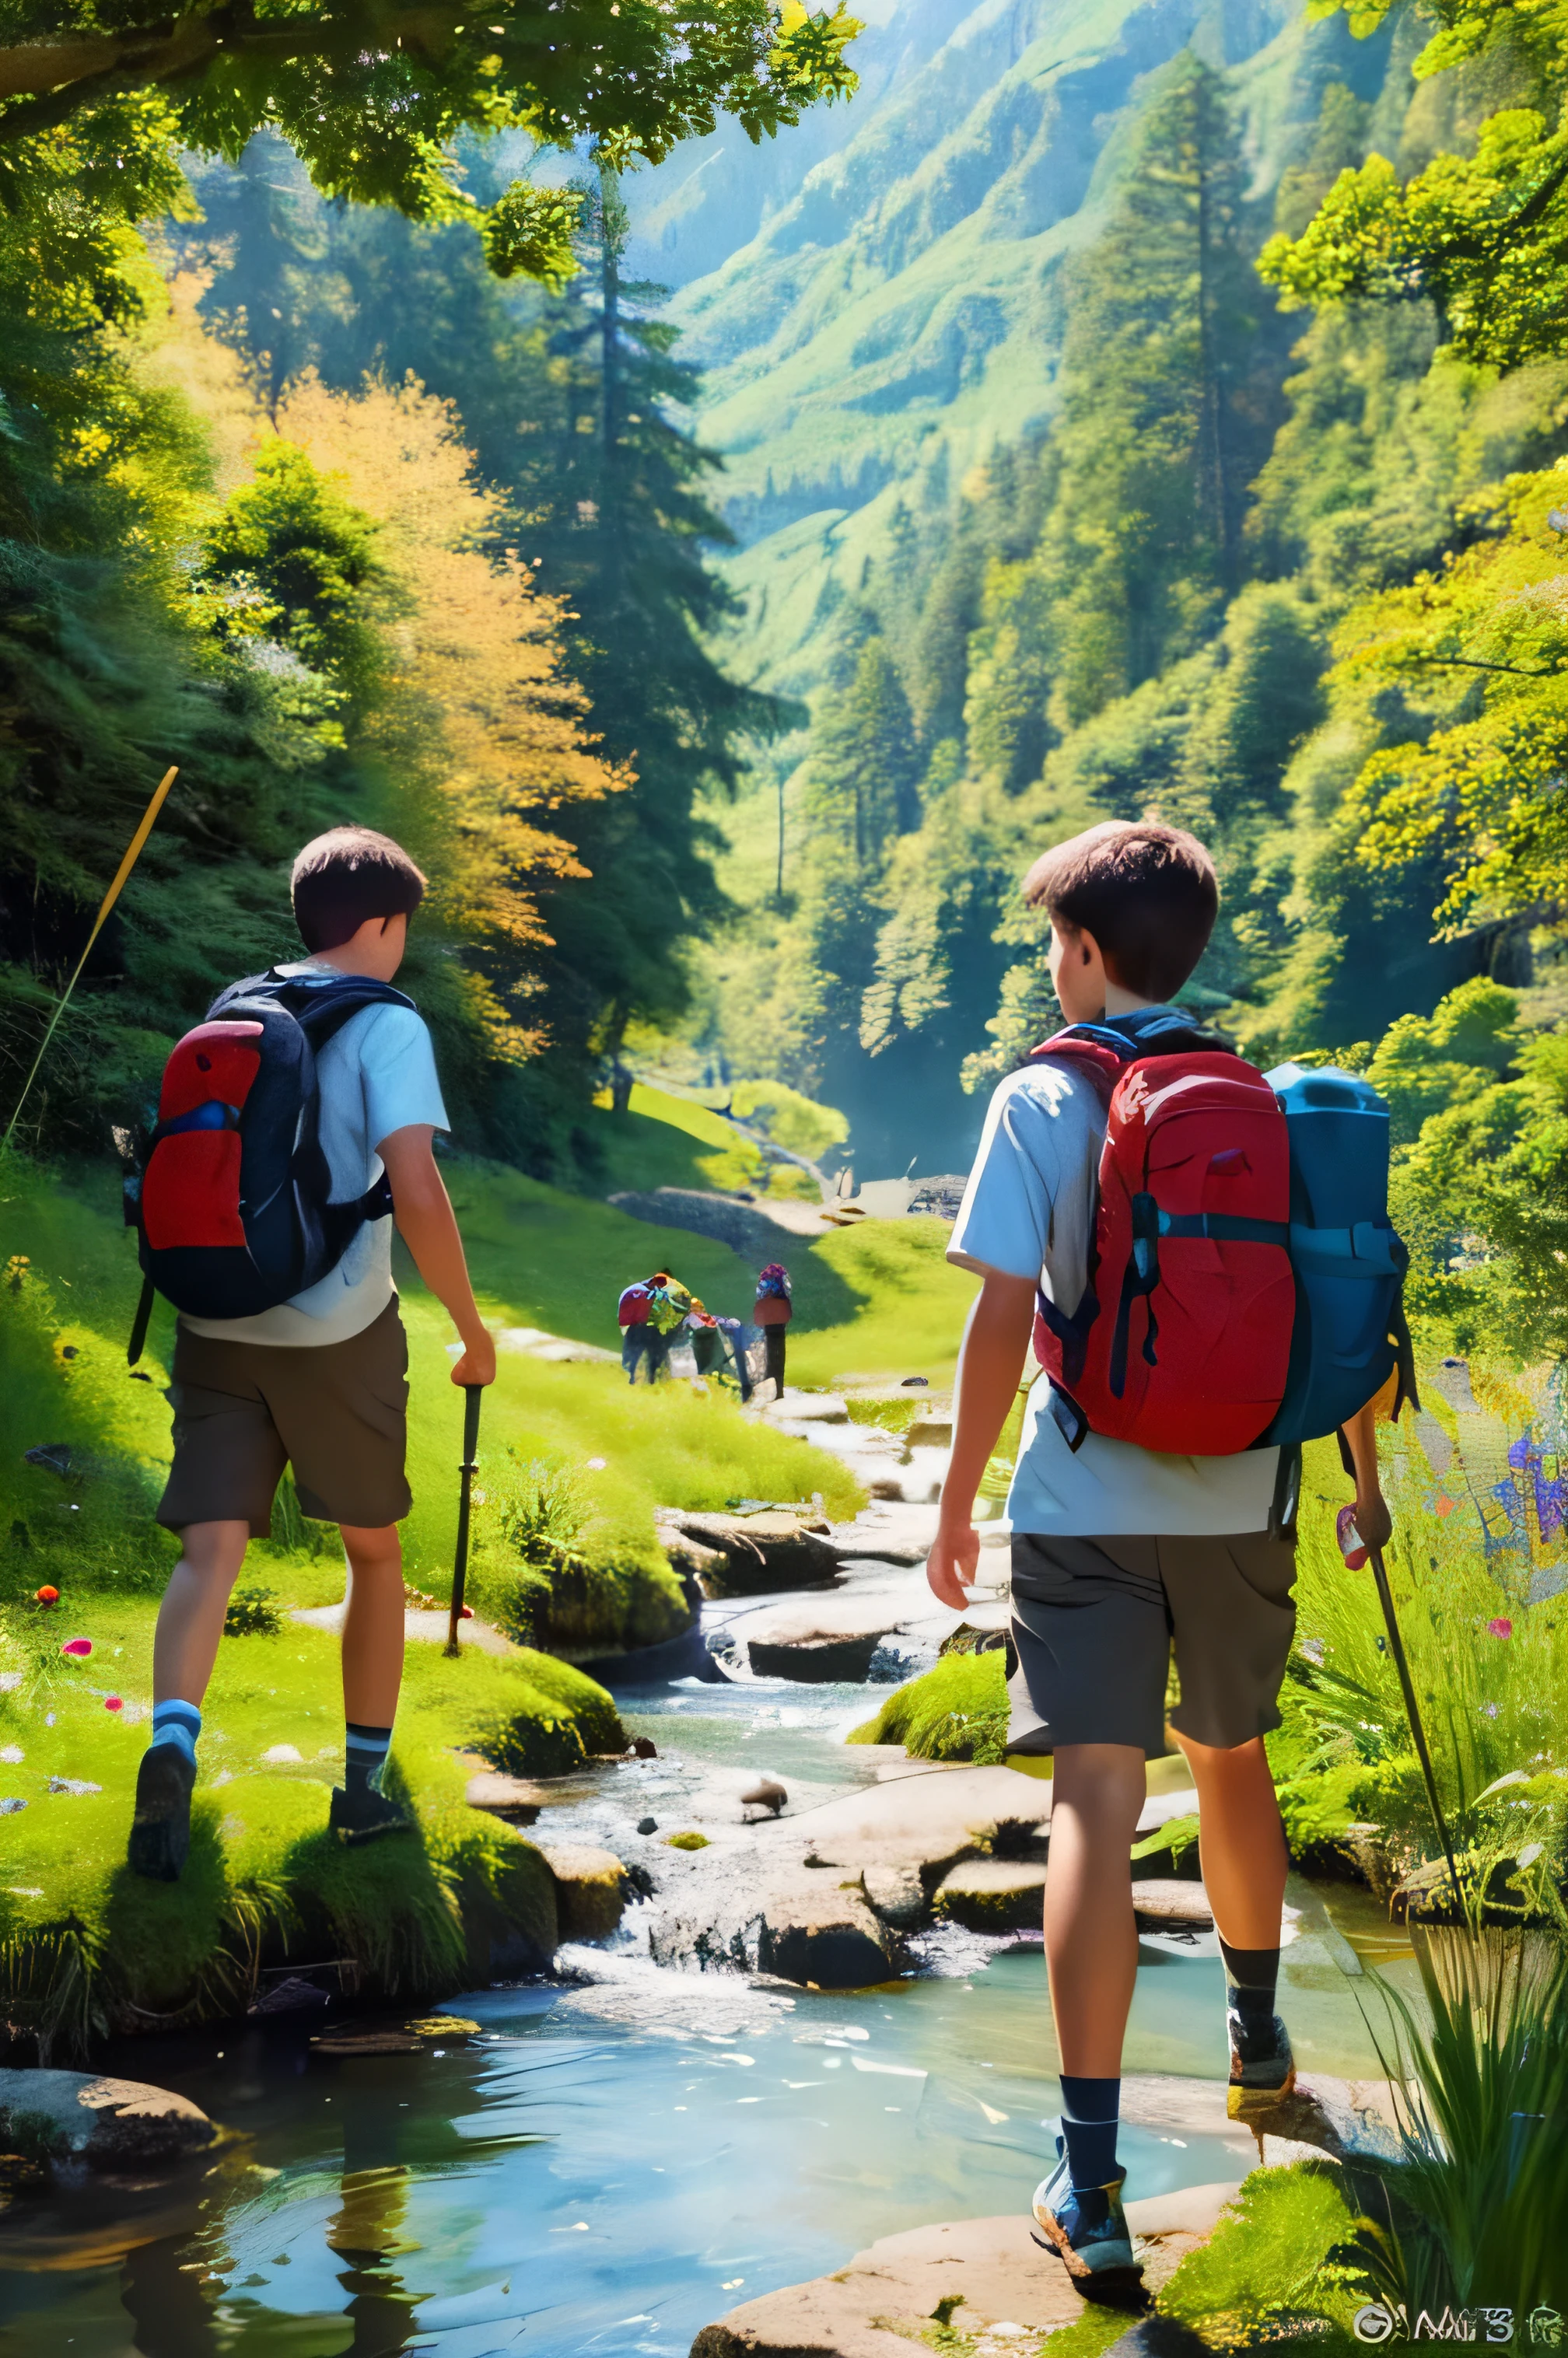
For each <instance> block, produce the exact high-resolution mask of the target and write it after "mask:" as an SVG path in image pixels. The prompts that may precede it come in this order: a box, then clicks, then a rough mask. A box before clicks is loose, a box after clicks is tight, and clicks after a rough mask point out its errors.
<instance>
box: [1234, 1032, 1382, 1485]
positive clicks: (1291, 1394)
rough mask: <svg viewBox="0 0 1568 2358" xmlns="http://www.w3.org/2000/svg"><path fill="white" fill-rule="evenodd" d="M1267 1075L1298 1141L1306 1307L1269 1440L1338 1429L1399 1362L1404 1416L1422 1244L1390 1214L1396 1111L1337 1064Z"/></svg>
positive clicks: (1298, 1249)
mask: <svg viewBox="0 0 1568 2358" xmlns="http://www.w3.org/2000/svg"><path fill="white" fill-rule="evenodd" d="M1264 1077H1265V1079H1266V1080H1267V1081H1268V1083H1269V1086H1270V1087H1271V1089H1272V1090H1273V1092H1274V1095H1275V1098H1276V1099H1277V1101H1278V1103H1279V1106H1280V1109H1281V1112H1282V1113H1283V1114H1284V1117H1285V1128H1286V1134H1287V1136H1288V1138H1289V1141H1290V1151H1291V1223H1290V1245H1289V1251H1290V1259H1291V1271H1292V1276H1293V1277H1294V1280H1295V1290H1296V1314H1295V1322H1294V1325H1292V1329H1291V1357H1290V1366H1289V1368H1288V1370H1287V1373H1286V1377H1285V1392H1284V1398H1283V1400H1282V1401H1281V1403H1280V1407H1279V1411H1278V1412H1277V1414H1276V1415H1275V1417H1274V1420H1273V1422H1272V1423H1271V1425H1270V1426H1269V1429H1268V1431H1267V1432H1266V1433H1264V1434H1263V1436H1262V1439H1263V1442H1264V1443H1265V1444H1272V1443H1279V1444H1283V1445H1284V1446H1285V1447H1287V1448H1289V1447H1292V1445H1294V1444H1298V1443H1300V1442H1303V1441H1315V1440H1319V1439H1321V1438H1322V1437H1323V1436H1324V1435H1325V1434H1326V1433H1335V1432H1337V1431H1338V1429H1339V1427H1340V1426H1341V1425H1342V1424H1344V1423H1345V1422H1346V1420H1347V1419H1348V1418H1350V1417H1353V1416H1354V1415H1355V1414H1356V1413H1357V1410H1359V1409H1361V1408H1364V1407H1365V1406H1366V1404H1367V1402H1368V1401H1369V1400H1371V1399H1372V1398H1373V1397H1374V1395H1375V1394H1376V1393H1378V1392H1379V1391H1381V1390H1382V1388H1383V1386H1384V1385H1385V1384H1386V1383H1387V1382H1388V1379H1389V1378H1390V1375H1392V1374H1393V1373H1394V1371H1395V1369H1396V1368H1397V1369H1398V1370H1399V1375H1400V1390H1399V1393H1398V1396H1397V1398H1396V1400H1395V1402H1394V1414H1395V1415H1396V1416H1397V1415H1398V1413H1399V1412H1400V1407H1401V1406H1402V1405H1403V1403H1404V1401H1406V1400H1409V1401H1412V1402H1416V1387H1415V1367H1414V1360H1413V1355H1412V1352H1411V1337H1410V1328H1409V1326H1408V1325H1407V1324H1406V1322H1405V1311H1404V1282H1405V1271H1407V1269H1408V1268H1409V1267H1410V1254H1409V1252H1408V1251H1407V1250H1406V1248H1405V1246H1404V1243H1403V1242H1402V1240H1401V1239H1400V1237H1398V1236H1397V1235H1396V1234H1395V1232H1394V1229H1393V1228H1392V1226H1391V1224H1390V1219H1389V1109H1388V1107H1387V1105H1386V1104H1385V1103H1384V1101H1383V1099H1382V1098H1380V1097H1379V1095H1378V1092H1377V1090H1376V1089H1375V1088H1373V1087H1372V1086H1371V1085H1370V1083H1369V1082H1367V1081H1363V1080H1358V1079H1357V1076H1355V1075H1354V1074H1353V1073H1342V1072H1340V1071H1338V1070H1337V1068H1336V1067H1335V1066H1334V1065H1323V1066H1321V1067H1319V1068H1317V1069H1315V1070H1314V1069H1310V1068H1307V1067H1303V1065H1276V1066H1275V1067H1274V1070H1273V1071H1272V1072H1271V1073H1268V1074H1266V1075H1265V1076H1264ZM1416 1404H1417V1405H1419V1402H1417V1403H1416ZM1343 1446H1344V1444H1343V1443H1342V1444H1341V1448H1342V1449H1343Z"/></svg>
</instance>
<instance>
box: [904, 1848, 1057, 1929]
mask: <svg viewBox="0 0 1568 2358" xmlns="http://www.w3.org/2000/svg"><path fill="white" fill-rule="evenodd" d="M1044 1902H1045V1864H1044V1860H1043V1859H1039V1860H1036V1859H1028V1858H963V1859H960V1860H959V1862H958V1864H957V1866H955V1867H950V1868H949V1869H948V1871H947V1873H946V1875H945V1876H944V1877H943V1878H942V1880H941V1882H940V1883H939V1884H938V1886H937V1887H936V1893H935V1898H934V1899H933V1900H932V1903H931V1904H932V1907H933V1908H934V1909H935V1913H936V1915H937V1916H938V1917H939V1918H945V1919H946V1920H947V1921H948V1922H949V1923H954V1924H965V1925H968V1929H969V1931H971V1932H1014V1931H1019V1930H1020V1929H1021V1928H1022V1927H1023V1926H1025V1925H1030V1926H1033V1925H1038V1923H1039V1922H1040V1919H1041V1911H1042V1909H1043V1908H1044Z"/></svg>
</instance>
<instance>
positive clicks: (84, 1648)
mask: <svg viewBox="0 0 1568 2358" xmlns="http://www.w3.org/2000/svg"><path fill="white" fill-rule="evenodd" d="M60 1652H61V1653H62V1654H73V1655H74V1656H75V1658H76V1660H78V1661H79V1662H84V1661H85V1660H87V1657H88V1655H89V1654H90V1653H91V1652H92V1639H91V1638H68V1639H66V1641H65V1643H64V1645H63V1646H62V1647H61V1648H60Z"/></svg>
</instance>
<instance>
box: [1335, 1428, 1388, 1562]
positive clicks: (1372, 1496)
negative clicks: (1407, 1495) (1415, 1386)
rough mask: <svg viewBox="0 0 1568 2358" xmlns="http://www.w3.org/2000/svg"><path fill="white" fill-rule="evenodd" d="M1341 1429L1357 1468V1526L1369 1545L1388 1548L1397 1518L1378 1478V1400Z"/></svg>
mask: <svg viewBox="0 0 1568 2358" xmlns="http://www.w3.org/2000/svg"><path fill="white" fill-rule="evenodd" d="M1340 1430H1341V1432H1342V1433H1344V1435H1345V1440H1346V1446H1347V1447H1348V1449H1349V1451H1350V1462H1351V1464H1352V1465H1353V1466H1355V1468H1356V1528H1357V1531H1359V1533H1360V1534H1361V1537H1362V1539H1363V1540H1365V1541H1366V1543H1367V1545H1368V1547H1375V1548H1383V1547H1387V1546H1388V1544H1389V1541H1390V1539H1391V1538H1392V1537H1393V1532H1394V1519H1393V1517H1392V1516H1391V1515H1390V1512H1389V1509H1388V1506H1387V1503H1386V1501H1385V1499H1384V1498H1383V1486H1382V1484H1381V1482H1380V1481H1379V1477H1378V1403H1377V1401H1375V1400H1369V1401H1368V1403H1367V1405H1366V1407H1365V1408H1364V1409H1361V1410H1358V1411H1357V1414H1356V1415H1355V1416H1353V1417H1351V1418H1350V1419H1349V1420H1348V1422H1346V1423H1345V1424H1344V1425H1342V1426H1341V1427H1340Z"/></svg>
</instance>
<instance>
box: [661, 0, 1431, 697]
mask: <svg viewBox="0 0 1568 2358" xmlns="http://www.w3.org/2000/svg"><path fill="white" fill-rule="evenodd" d="M954 16H957V11H956V10H954V9H952V8H951V7H950V6H947V7H941V6H937V5H933V4H932V0H914V5H910V6H906V7H904V8H902V9H901V10H900V11H899V12H898V15H897V16H895V17H894V18H893V19H892V23H891V24H890V25H889V26H888V27H886V28H885V30H884V31H883V32H882V33H881V36H880V38H879V37H878V36H875V35H873V36H869V37H868V38H871V39H878V40H879V47H880V48H881V49H885V48H887V47H889V46H891V45H892V40H893V39H894V38H897V37H898V36H900V35H902V36H903V43H902V46H901V49H900V56H899V61H898V65H897V67H896V69H895V70H893V71H892V73H891V74H890V75H889V77H888V80H887V82H886V85H885V87H884V88H882V89H881V91H880V92H879V93H878V95H877V96H876V98H875V99H874V101H871V102H870V103H868V102H867V101H866V100H861V101H860V102H859V104H860V109H861V114H860V122H859V124H858V127H857V128H856V130H855V132H854V135H853V136H852V137H850V138H849V139H848V140H847V141H846V142H845V144H844V145H843V146H842V147H840V148H839V149H838V152H837V153H835V154H833V155H831V156H829V157H826V158H825V159H824V160H823V161H822V162H820V163H818V164H816V166H815V167H814V168H813V169H812V170H811V171H810V172H809V173H808V174H807V175H806V178H805V181H804V184H803V186H802V187H801V188H800V189H799V191H798V192H797V193H796V194H795V196H794V197H793V198H792V200H790V201H789V202H788V203H787V204H785V205H784V206H782V207H780V208H779V209H778V210H777V211H774V212H773V214H772V216H771V217H770V218H769V220H768V221H767V222H766V223H765V224H764V225H763V227H762V230H761V231H760V233H758V234H757V236H756V237H755V238H754V239H752V242H751V243H749V244H746V245H744V246H742V247H741V248H740V250H739V251H737V252H735V253H734V254H731V255H730V258H729V260H728V261H727V262H726V263H725V264H724V265H723V266H722V267H721V268H719V269H718V270H716V271H715V272H713V273H712V274H711V275H710V276H708V277H705V278H703V279H701V280H700V281H698V282H697V283H696V284H694V285H690V286H687V287H686V288H685V289H684V291H683V292H682V294H681V296H680V297H679V298H678V300H677V301H676V305H675V306H674V316H675V317H676V318H677V319H679V320H680V322H681V324H682V326H683V327H684V329H685V331H686V333H685V340H684V346H683V349H684V353H685V356H686V358H687V359H688V360H689V361H692V362H696V363H697V365H698V366H700V367H701V368H702V369H703V370H704V372H705V379H706V386H705V402H704V409H703V427H704V431H705V433H706V434H707V436H708V438H710V439H711V440H712V441H713V443H714V444H715V445H716V447H718V448H719V449H721V450H722V451H723V452H724V454H725V457H726V461H727V466H728V477H729V480H728V483H727V486H726V497H725V512H726V514H727V517H728V519H729V521H730V524H731V525H732V526H733V527H734V528H735V529H736V530H737V532H738V533H739V534H740V535H741V539H742V541H743V542H744V543H745V544H746V545H747V554H746V556H745V557H744V558H743V559H742V560H741V562H740V563H739V564H738V565H737V567H736V568H735V571H734V578H735V579H736V580H737V582H738V584H739V585H741V586H742V587H743V588H744V590H746V591H747V592H748V593H749V595H750V598H751V601H752V617H751V620H752V630H753V631H754V632H755V633H756V634H757V646H758V653H759V654H760V656H761V657H762V659H763V660H764V661H765V663H766V665H767V667H768V677H769V680H770V684H773V685H776V686H780V687H786V688H787V689H789V690H791V691H793V692H796V693H799V692H806V693H809V692H811V691H812V690H813V689H814V688H816V687H818V686H820V684H821V681H822V678H823V676H824V668H825V663H826V660H827V653H828V650H829V648H830V644H831V633H832V615H833V612H834V611H835V608H836V606H837V604H838V601H839V600H841V599H842V598H843V597H844V596H845V595H847V594H852V593H853V592H854V591H855V590H857V589H858V588H859V586H860V576H861V572H862V570H863V568H864V566H865V562H866V559H867V557H868V556H871V557H873V558H874V557H879V556H882V555H885V554H886V552H887V549H888V538H887V535H888V530H889V525H890V520H891V518H892V514H893V512H894V509H895V507H896V506H897V504H898V503H899V501H900V500H901V499H902V500H903V501H905V502H906V503H908V504H909V505H910V507H911V508H913V510H914V512H915V514H917V515H919V514H942V513H944V512H945V511H946V508H947V506H948V504H949V502H950V500H951V497H952V495H953V492H954V491H955V490H956V488H957V485H958V484H959V483H960V482H961V481H962V480H963V478H964V475H965V473H966V472H967V471H968V469H969V468H970V467H971V466H972V465H973V464H974V463H975V462H976V461H978V460H983V459H984V458H985V457H986V456H987V454H988V453H989V450H990V449H992V447H993V446H994V444H995V443H996V442H997V441H998V440H1006V441H1014V440H1017V439H1019V438H1022V437H1024V436H1026V435H1027V434H1029V433H1030V432H1031V431H1033V430H1035V429H1037V428H1038V427H1040V426H1041V425H1042V424H1043V423H1044V421H1045V420H1046V419H1047V418H1048V417H1049V416H1051V415H1052V414H1053V412H1054V408H1055V406H1056V401H1057V383H1056V380H1057V374H1058V369H1059V364H1060V359H1061V351H1062V340H1063V334H1064V329H1065V296H1064V289H1063V286H1062V280H1061V265H1062V263H1063V261H1064V259H1065V256H1066V255H1067V254H1070V253H1072V252H1074V251H1075V250H1076V249H1077V248H1078V247H1080V246H1081V245H1082V244H1083V243H1084V242H1085V240H1086V239H1087V238H1088V237H1089V236H1091V235H1092V234H1093V233H1094V231H1095V228H1096V226H1097V224H1098V222H1099V221H1100V220H1101V219H1102V218H1103V214H1104V210H1105V206H1106V203H1107V201H1108V198H1109V196H1110V194H1111V193H1112V192H1113V191H1114V189H1116V187H1117V186H1118V185H1119V181H1120V179H1121V178H1122V176H1123V175H1124V173H1125V170H1126V168H1127V147H1128V140H1129V136H1130V117H1132V116H1134V115H1135V114H1136V102H1137V94H1138V92H1139V90H1140V87H1141V81H1142V80H1143V78H1144V77H1146V76H1147V75H1149V74H1150V73H1151V72H1152V71H1153V70H1157V69H1158V68H1159V67H1161V66H1162V65H1163V64H1165V63H1166V62H1167V61H1168V60H1169V59H1172V58H1173V57H1174V56H1176V55H1177V54H1178V53H1179V52H1180V51H1182V50H1183V49H1185V48H1187V47H1188V46H1189V45H1190V46H1191V47H1192V48H1193V49H1194V50H1195V52H1196V53H1197V54H1199V55H1201V56H1202V57H1204V58H1206V59H1208V60H1209V61H1210V62H1212V63H1213V64H1215V65H1216V66H1218V67H1221V68H1231V69H1235V70H1234V71H1233V72H1232V74H1231V77H1230V80H1231V87H1232V88H1233V90H1234V92H1235V94H1236V98H1237V102H1238V107H1239V109H1240V112H1241V115H1242V119H1243V124H1244V139H1245V146H1246V151H1247V160H1248V168H1249V180H1250V183H1251V192H1252V193H1253V194H1257V193H1259V192H1260V191H1266V190H1269V189H1271V188H1272V186H1273V184H1274V182H1275V181H1276V180H1277V179H1278V178H1279V175H1280V172H1281V169H1282V168H1283V165H1284V161H1285V159H1286V158H1287V157H1289V156H1290V155H1291V153H1292V147H1293V146H1295V145H1297V144H1299V143H1300V141H1301V139H1302V137H1303V135H1305V136H1310V132H1311V126H1312V124H1313V123H1314V119H1315V116H1316V114H1317V110H1318V104H1319V102H1320V99H1321V95H1322V91H1323V88H1324V86H1325V83H1326V82H1328V81H1331V80H1334V79H1338V80H1340V81H1346V82H1349V83H1351V84H1352V85H1353V86H1355V87H1357V89H1358V91H1359V92H1362V93H1363V94H1367V95H1370V94H1372V93H1373V92H1376V91H1377V90H1378V89H1379V86H1380V84H1381V81H1382V78H1383V73H1384V68H1385V62H1386V57H1387V44H1386V42H1383V41H1379V42H1374V43H1359V44H1358V43H1356V42H1353V41H1351V40H1350V38H1349V37H1348V35H1347V33H1346V30H1345V27H1344V21H1343V19H1336V20H1334V21H1333V22H1332V23H1330V24H1327V25H1324V26H1319V27H1309V26H1308V25H1307V23H1306V20H1305V18H1304V16H1303V12H1302V11H1301V9H1300V8H1299V6H1297V5H1295V0H1221V5H1212V0H1210V5H1204V0H1148V5H1141V6H1140V5H1134V0H1066V5H1064V0H980V5H979V6H976V7H974V8H971V9H969V10H968V11H967V12H965V13H963V14H962V15H961V16H957V22H952V19H953V17H954ZM944 19H946V22H945V21H944ZM949 23H950V24H951V29H950V30H948V29H947V26H948V24H949ZM934 32H935V33H938V34H940V35H941V36H943V38H940V40H939V44H938V45H936V46H935V47H933V46H931V43H930V36H931V34H932V33H934ZM843 115H844V110H842V109H838V108H835V109H824V110H820V111H819V113H818V114H817V116H816V117H815V118H814V123H813V135H814V136H816V137H817V138H821V137H823V136H824V135H825V134H826V133H827V130H828V129H829V128H830V127H831V126H832V125H833V124H834V122H835V119H836V118H837V119H838V120H839V121H840V122H841V121H842V119H843ZM769 168H770V167H769V166H768V165H766V164H765V163H763V162H762V160H761V159H759V165H758V169H759V170H765V169H769Z"/></svg>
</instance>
